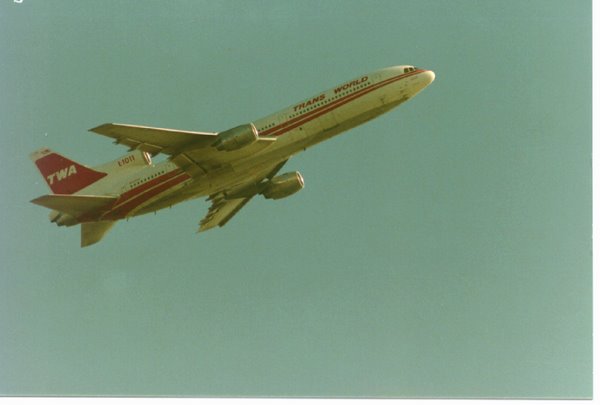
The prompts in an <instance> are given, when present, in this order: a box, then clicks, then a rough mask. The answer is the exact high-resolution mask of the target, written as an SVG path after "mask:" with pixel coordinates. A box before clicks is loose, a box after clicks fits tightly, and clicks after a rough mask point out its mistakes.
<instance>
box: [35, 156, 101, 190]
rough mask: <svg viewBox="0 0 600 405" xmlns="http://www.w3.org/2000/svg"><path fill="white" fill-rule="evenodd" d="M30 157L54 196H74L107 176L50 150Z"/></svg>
mask: <svg viewBox="0 0 600 405" xmlns="http://www.w3.org/2000/svg"><path fill="white" fill-rule="evenodd" d="M30 157H31V160H33V162H34V163H35V165H36V166H37V168H38V169H39V171H40V173H41V174H42V177H44V180H46V183H47V184H48V186H49V187H50V189H51V190H52V192H53V193H54V194H74V193H76V192H78V191H79V190H81V189H83V188H85V187H87V186H89V185H90V184H92V183H95V182H97V181H98V180H100V179H101V178H103V177H104V176H106V173H104V172H99V171H96V170H93V169H90V168H89V167H86V166H83V165H81V164H79V163H77V162H74V161H72V160H70V159H68V158H66V157H64V156H61V155H59V154H58V153H56V152H53V151H51V150H50V149H48V148H43V149H39V150H37V151H35V152H33V153H32V154H31V155H30Z"/></svg>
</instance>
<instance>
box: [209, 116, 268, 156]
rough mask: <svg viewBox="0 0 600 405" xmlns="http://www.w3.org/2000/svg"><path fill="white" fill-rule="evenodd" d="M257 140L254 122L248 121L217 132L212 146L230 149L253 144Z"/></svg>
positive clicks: (219, 148) (225, 149)
mask: <svg viewBox="0 0 600 405" xmlns="http://www.w3.org/2000/svg"><path fill="white" fill-rule="evenodd" d="M257 140H258V130H257V129H256V127H255V126H254V124H252V123H250V124H244V125H240V126H238V127H235V128H231V129H228V130H227V131H223V132H219V135H217V140H216V142H215V143H214V144H213V146H214V147H215V148H217V150H224V151H232V150H238V149H240V148H243V147H244V146H247V145H250V144H253V143H254V142H256V141H257Z"/></svg>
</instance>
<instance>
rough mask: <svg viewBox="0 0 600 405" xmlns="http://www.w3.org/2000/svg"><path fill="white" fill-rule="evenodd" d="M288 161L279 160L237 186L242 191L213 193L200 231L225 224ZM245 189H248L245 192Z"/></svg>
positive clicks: (201, 222)
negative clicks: (261, 184)
mask: <svg viewBox="0 0 600 405" xmlns="http://www.w3.org/2000/svg"><path fill="white" fill-rule="evenodd" d="M286 162H287V160H284V161H283V162H279V163H277V165H275V166H273V167H271V168H269V169H268V172H265V171H263V172H262V173H260V174H258V175H257V176H255V177H254V178H253V179H252V180H251V181H249V182H248V183H246V184H244V185H241V186H238V187H236V190H242V191H241V192H239V191H238V192H237V193H236V191H234V190H225V191H222V192H219V193H217V194H213V195H211V196H210V197H209V198H208V199H209V200H210V201H212V205H211V207H210V209H209V210H208V214H206V216H205V217H204V219H202V221H200V228H199V229H198V232H204V231H207V230H209V229H211V228H214V227H215V226H224V225H225V224H226V223H227V222H229V220H230V219H231V218H232V217H233V216H234V215H235V214H237V213H238V211H239V210H241V209H242V208H243V207H244V205H246V204H247V203H248V201H250V200H251V199H252V197H254V196H255V195H256V193H257V192H258V191H259V190H260V187H259V184H260V183H261V182H263V180H265V179H267V180H270V179H271V178H273V176H275V175H276V174H277V172H278V171H279V170H281V168H282V167H283V165H285V163H286ZM243 190H247V191H245V192H244V191H243ZM236 194H237V195H236Z"/></svg>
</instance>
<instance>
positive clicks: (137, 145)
mask: <svg viewBox="0 0 600 405" xmlns="http://www.w3.org/2000/svg"><path fill="white" fill-rule="evenodd" d="M90 131H91V132H95V133H97V134H100V135H104V136H108V137H109V138H113V139H114V140H115V143H116V144H122V145H126V146H129V147H130V148H131V149H140V150H143V151H145V152H149V153H151V154H152V155H156V154H158V153H165V154H167V155H174V154H177V153H179V152H180V151H181V150H183V149H184V148H191V149H197V148H202V147H206V146H209V145H211V144H212V143H213V142H215V140H216V136H217V133H216V132H192V131H181V130H177V129H167V128H154V127H144V126H140V125H128V124H102V125H100V126H98V127H96V128H92V129H90Z"/></svg>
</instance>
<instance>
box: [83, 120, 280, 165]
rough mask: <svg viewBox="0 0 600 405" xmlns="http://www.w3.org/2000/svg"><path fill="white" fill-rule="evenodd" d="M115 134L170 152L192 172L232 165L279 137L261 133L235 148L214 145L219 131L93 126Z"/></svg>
mask: <svg viewBox="0 0 600 405" xmlns="http://www.w3.org/2000/svg"><path fill="white" fill-rule="evenodd" d="M90 131H91V132H95V133H97V134H100V135H104V136H107V137H109V138H113V139H114V140H115V141H114V142H115V143H116V144H121V145H126V146H129V148H130V149H140V150H142V151H145V152H148V153H151V154H152V155H156V154H158V153H164V154H167V155H170V159H171V161H172V162H173V163H175V164H176V165H178V166H179V167H180V168H181V169H182V170H185V171H186V172H187V173H188V174H190V175H192V176H195V175H196V174H198V173H200V174H205V173H209V172H212V171H215V170H218V169H220V168H222V167H224V166H230V165H232V164H235V163H237V162H240V161H242V160H244V159H245V158H247V157H250V156H252V155H254V154H256V153H258V152H260V151H262V150H263V149H265V148H267V147H268V146H270V145H271V144H272V143H273V142H274V141H275V139H276V138H269V137H260V138H258V141H257V142H254V143H253V144H251V145H248V146H245V147H243V148H240V149H238V150H234V151H219V150H217V149H216V148H213V147H211V146H212V145H213V144H214V143H215V141H216V139H217V136H218V133H217V132H192V131H181V130H176V129H166V128H154V127H144V126H140V125H128V124H102V125H100V126H98V127H96V128H92V129H90Z"/></svg>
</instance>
